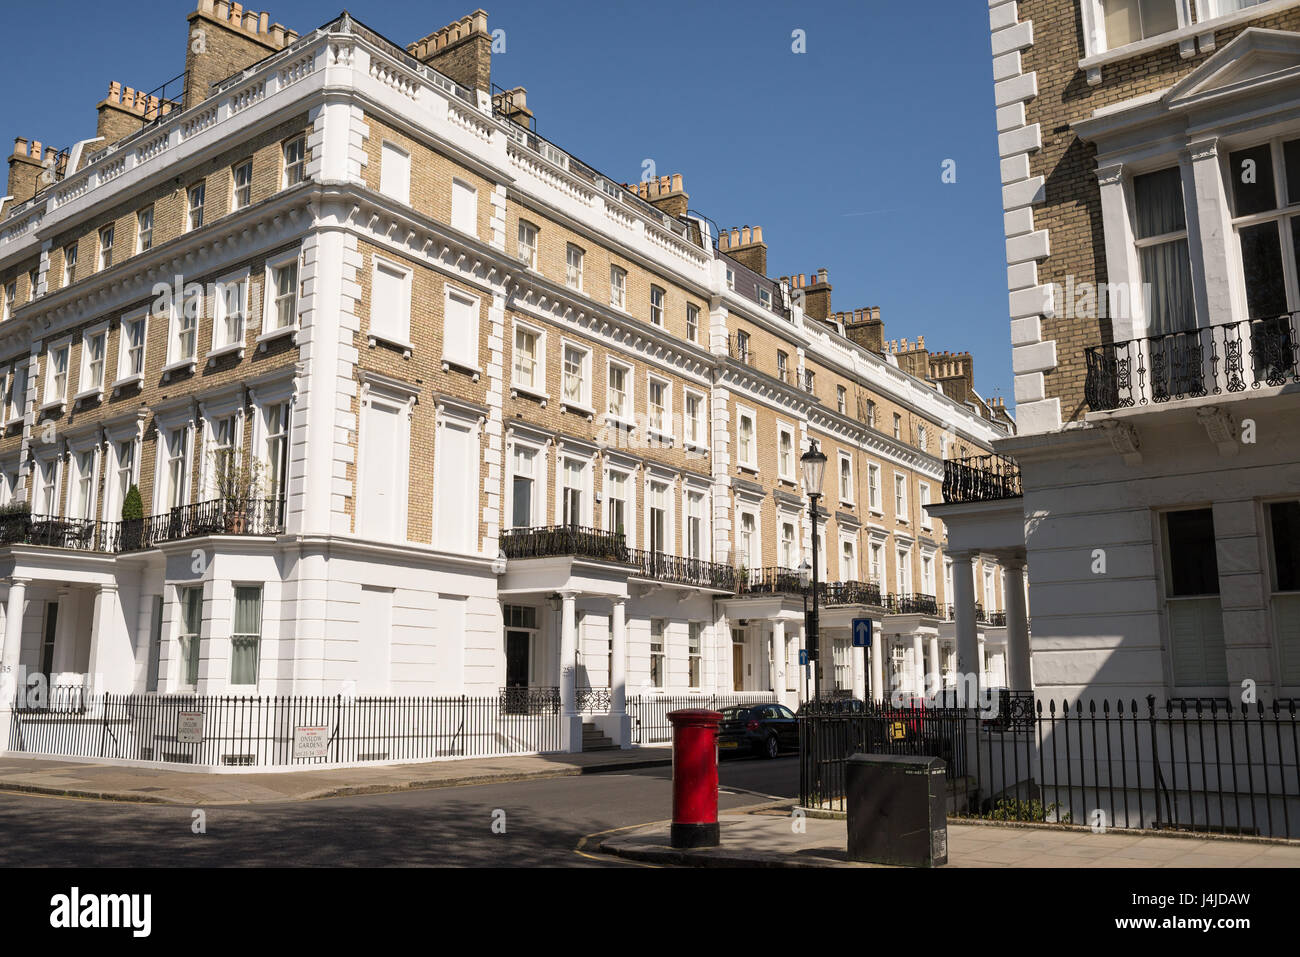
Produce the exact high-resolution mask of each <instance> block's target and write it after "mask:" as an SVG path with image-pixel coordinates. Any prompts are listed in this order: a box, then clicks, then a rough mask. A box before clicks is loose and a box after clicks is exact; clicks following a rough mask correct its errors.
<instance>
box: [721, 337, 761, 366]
mask: <svg viewBox="0 0 1300 957" xmlns="http://www.w3.org/2000/svg"><path fill="white" fill-rule="evenodd" d="M727 355H729V356H730V357H731V358H733V359H735V360H736V361H737V362H743V363H744V364H745V365H747V366H752V365H753V364H754V353H753V352H752V351H750V348H749V339H748V338H744V339H742V338H741V337H740V336H738V335H737V336H727Z"/></svg>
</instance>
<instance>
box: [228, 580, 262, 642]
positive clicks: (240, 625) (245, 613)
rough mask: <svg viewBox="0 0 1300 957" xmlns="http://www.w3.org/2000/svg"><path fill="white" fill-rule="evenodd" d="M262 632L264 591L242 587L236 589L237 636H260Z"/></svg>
mask: <svg viewBox="0 0 1300 957" xmlns="http://www.w3.org/2000/svg"><path fill="white" fill-rule="evenodd" d="M261 631H262V589H260V588H257V587H256V586H247V585H241V586H239V587H237V588H236V589H235V628H234V634H236V635H258V634H261Z"/></svg>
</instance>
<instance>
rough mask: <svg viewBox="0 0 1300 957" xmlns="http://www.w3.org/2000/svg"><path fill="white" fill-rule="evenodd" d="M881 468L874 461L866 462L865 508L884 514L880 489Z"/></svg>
mask: <svg viewBox="0 0 1300 957" xmlns="http://www.w3.org/2000/svg"><path fill="white" fill-rule="evenodd" d="M882 477H883V473H882V470H881V468H880V466H879V465H877V464H876V463H875V462H868V463H867V508H869V509H870V510H871V512H872V513H873V514H875V515H884V514H885V510H884V499H883V495H884V493H883V491H882V489H881V487H880V486H881V479H882Z"/></svg>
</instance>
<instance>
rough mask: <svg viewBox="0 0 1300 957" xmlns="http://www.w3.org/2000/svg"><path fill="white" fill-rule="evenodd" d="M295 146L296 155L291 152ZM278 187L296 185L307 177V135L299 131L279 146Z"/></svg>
mask: <svg viewBox="0 0 1300 957" xmlns="http://www.w3.org/2000/svg"><path fill="white" fill-rule="evenodd" d="M295 147H297V150H296V152H297V154H298V155H297V157H296V158H294V156H293V153H294V151H295ZM280 160H281V163H280V166H281V173H280V188H281V189H288V188H289V187H290V186H297V185H298V184H299V183H302V182H304V181H306V179H307V135H306V134H305V133H299V134H298V135H297V136H291V137H289V138H288V139H287V140H285V141H284V142H283V143H282V144H281V146H280Z"/></svg>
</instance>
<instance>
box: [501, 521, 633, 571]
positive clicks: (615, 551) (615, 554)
mask: <svg viewBox="0 0 1300 957" xmlns="http://www.w3.org/2000/svg"><path fill="white" fill-rule="evenodd" d="M501 550H502V551H503V552H505V556H506V558H586V559H590V560H592V561H598V562H615V563H617V564H620V565H630V564H631V563H632V559H631V550H630V549H629V548H628V547H627V540H626V538H625V537H624V536H623V535H620V534H618V533H616V532H607V531H605V530H604V529H599V528H583V527H582V526H580V525H551V526H545V527H539V528H508V529H506V530H505V532H503V533H502V536H501Z"/></svg>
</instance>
